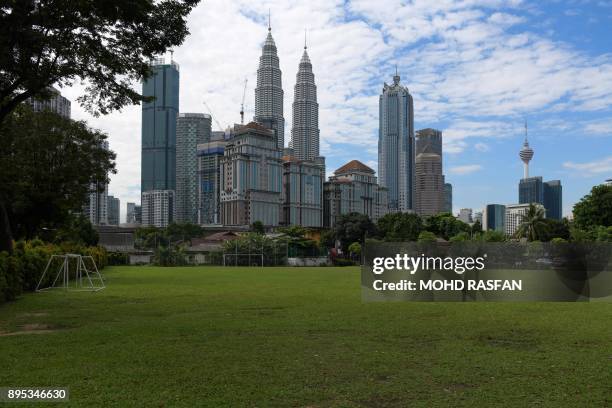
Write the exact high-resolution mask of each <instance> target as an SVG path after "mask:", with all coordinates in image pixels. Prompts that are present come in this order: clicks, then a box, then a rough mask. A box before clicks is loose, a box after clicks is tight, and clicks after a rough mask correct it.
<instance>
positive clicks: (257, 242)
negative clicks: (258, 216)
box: [223, 232, 316, 266]
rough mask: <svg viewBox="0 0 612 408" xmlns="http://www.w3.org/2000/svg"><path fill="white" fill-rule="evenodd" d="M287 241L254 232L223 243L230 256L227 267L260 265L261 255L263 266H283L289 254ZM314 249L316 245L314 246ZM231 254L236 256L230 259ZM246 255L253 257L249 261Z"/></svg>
mask: <svg viewBox="0 0 612 408" xmlns="http://www.w3.org/2000/svg"><path fill="white" fill-rule="evenodd" d="M288 245H289V240H287V239H276V240H274V239H272V238H268V237H266V236H265V235H262V234H258V233H255V232H249V233H247V234H243V235H241V236H240V237H238V238H237V239H234V240H231V241H229V240H228V241H225V242H224V243H223V250H224V252H225V253H226V254H227V255H230V256H229V257H228V258H227V259H226V261H227V263H228V265H238V266H240V265H249V262H251V263H250V264H251V265H253V264H255V265H260V264H261V254H263V264H264V265H280V264H284V263H285V260H286V258H287V253H288V252H289V246H288ZM315 247H316V244H315ZM232 254H238V256H237V257H232V256H231V255H232ZM248 254H252V255H253V256H252V257H251V258H250V259H249V256H248Z"/></svg>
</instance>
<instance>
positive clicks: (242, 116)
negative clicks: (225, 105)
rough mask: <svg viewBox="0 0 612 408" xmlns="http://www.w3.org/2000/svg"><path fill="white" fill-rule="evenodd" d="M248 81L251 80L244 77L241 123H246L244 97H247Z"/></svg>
mask: <svg viewBox="0 0 612 408" xmlns="http://www.w3.org/2000/svg"><path fill="white" fill-rule="evenodd" d="M247 82H249V80H248V79H247V78H244V90H243V91H242V103H241V104H240V124H241V125H244V98H245V97H246V90H247Z"/></svg>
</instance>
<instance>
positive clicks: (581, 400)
mask: <svg viewBox="0 0 612 408" xmlns="http://www.w3.org/2000/svg"><path fill="white" fill-rule="evenodd" d="M105 275H106V278H107V285H108V287H107V289H105V290H104V291H101V292H98V293H63V292H50V293H39V294H28V295H26V296H24V297H23V298H21V299H19V300H18V301H16V302H12V303H9V304H4V305H0V386H68V387H70V403H69V404H62V405H63V406H66V405H70V406H117V407H126V406H154V407H159V406H211V407H220V406H231V407H242V406H258V407H267V406H309V407H330V406H333V407H336V406H337V407H385V406H389V407H406V406H422V407H429V406H449V405H450V406H466V407H473V406H519V407H525V406H550V407H559V406H610V405H611V404H612V304H610V303H470V304H467V303H466V304H463V303H362V302H361V291H360V279H359V270H358V269H357V268H266V269H260V268H214V267H201V268H196V267H187V268H156V267H115V268H107V269H106V270H105ZM7 334H9V335H7ZM22 406H23V405H22Z"/></svg>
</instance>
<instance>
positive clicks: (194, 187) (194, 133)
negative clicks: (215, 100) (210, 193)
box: [175, 113, 212, 224]
mask: <svg viewBox="0 0 612 408" xmlns="http://www.w3.org/2000/svg"><path fill="white" fill-rule="evenodd" d="M211 132H212V129H211V117H210V115H207V114H203V113H179V114H178V117H177V119H176V210H175V211H176V222H188V223H192V224H195V223H197V222H198V156H197V147H198V145H199V144H202V143H206V142H208V141H210V137H211Z"/></svg>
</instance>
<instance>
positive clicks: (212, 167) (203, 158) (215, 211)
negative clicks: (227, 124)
mask: <svg viewBox="0 0 612 408" xmlns="http://www.w3.org/2000/svg"><path fill="white" fill-rule="evenodd" d="M215 133H216V134H214V135H213V139H215V140H212V139H211V141H210V142H207V143H203V144H199V145H198V153H197V154H198V194H199V199H198V203H199V204H198V206H199V211H198V213H199V217H198V218H199V219H198V223H200V224H220V223H221V216H220V210H221V202H220V196H221V160H222V159H223V154H224V151H225V145H226V143H227V142H226V141H225V140H224V138H223V135H219V133H217V132H215Z"/></svg>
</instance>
